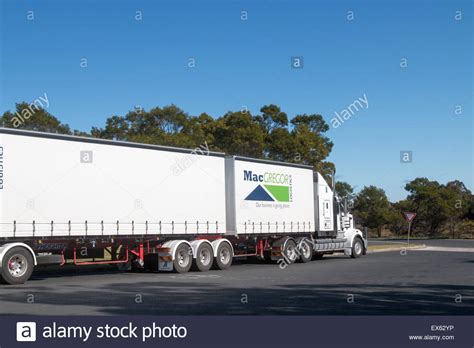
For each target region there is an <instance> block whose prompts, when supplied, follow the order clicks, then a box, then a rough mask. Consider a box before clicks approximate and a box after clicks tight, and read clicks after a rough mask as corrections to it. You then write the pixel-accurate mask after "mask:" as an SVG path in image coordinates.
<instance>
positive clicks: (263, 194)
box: [243, 170, 293, 202]
mask: <svg viewBox="0 0 474 348" xmlns="http://www.w3.org/2000/svg"><path fill="white" fill-rule="evenodd" d="M243 174H244V181H252V182H256V183H259V184H258V185H257V187H256V188H255V189H254V190H253V191H252V192H250V194H249V195H248V196H247V198H245V200H246V201H267V202H275V201H276V202H292V201H293V191H292V184H293V181H292V176H291V175H290V174H285V173H277V172H265V173H263V174H262V173H254V172H253V171H251V170H244V173H243Z"/></svg>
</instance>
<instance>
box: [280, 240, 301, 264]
mask: <svg viewBox="0 0 474 348" xmlns="http://www.w3.org/2000/svg"><path fill="white" fill-rule="evenodd" d="M283 256H284V257H285V258H286V259H287V260H288V261H289V262H290V263H294V262H295V261H296V259H297V258H298V254H297V252H296V243H295V241H294V240H293V239H289V240H287V241H286V242H285V246H284V248H283Z"/></svg>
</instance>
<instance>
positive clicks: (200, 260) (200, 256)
mask: <svg viewBox="0 0 474 348" xmlns="http://www.w3.org/2000/svg"><path fill="white" fill-rule="evenodd" d="M195 256H196V258H195V259H194V261H193V269H194V270H196V271H200V272H206V271H209V270H210V269H211V267H212V262H213V261H214V253H213V250H212V246H210V245H209V244H208V243H201V245H199V247H198V248H197V250H196V255H195Z"/></svg>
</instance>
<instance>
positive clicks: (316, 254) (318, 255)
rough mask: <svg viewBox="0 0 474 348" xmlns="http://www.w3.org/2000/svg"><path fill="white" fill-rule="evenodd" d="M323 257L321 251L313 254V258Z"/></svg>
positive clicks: (320, 258)
mask: <svg viewBox="0 0 474 348" xmlns="http://www.w3.org/2000/svg"><path fill="white" fill-rule="evenodd" d="M323 257H324V254H321V253H314V255H313V260H322V259H323Z"/></svg>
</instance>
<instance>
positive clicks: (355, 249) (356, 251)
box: [351, 237, 364, 259]
mask: <svg viewBox="0 0 474 348" xmlns="http://www.w3.org/2000/svg"><path fill="white" fill-rule="evenodd" d="M363 253H364V242H362V239H360V238H359V237H355V239H354V243H353V244H352V255H351V257H352V258H353V259H356V258H358V257H361V256H362V254H363Z"/></svg>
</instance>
